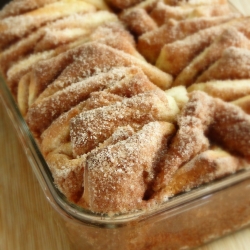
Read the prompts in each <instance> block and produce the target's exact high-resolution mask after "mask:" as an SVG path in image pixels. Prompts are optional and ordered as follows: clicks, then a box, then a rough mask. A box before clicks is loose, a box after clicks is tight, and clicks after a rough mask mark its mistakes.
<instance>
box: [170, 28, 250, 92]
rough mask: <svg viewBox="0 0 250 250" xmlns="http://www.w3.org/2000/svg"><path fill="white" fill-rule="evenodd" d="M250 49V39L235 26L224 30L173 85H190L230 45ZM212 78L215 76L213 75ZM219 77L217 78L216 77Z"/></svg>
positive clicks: (183, 71) (184, 70)
mask: <svg viewBox="0 0 250 250" xmlns="http://www.w3.org/2000/svg"><path fill="white" fill-rule="evenodd" d="M231 46H234V47H238V48H245V49H250V40H249V39H248V38H247V37H246V36H244V34H242V33H241V32H239V31H237V30H236V29H235V28H229V29H227V30H226V31H224V32H223V33H222V34H221V35H220V36H219V37H218V38H217V39H216V40H215V41H214V42H213V43H212V44H211V45H210V46H208V47H207V48H206V49H205V50H204V51H203V52H202V53H200V54H199V55H198V56H197V57H195V58H194V59H193V60H192V61H191V62H190V63H189V64H188V66H187V67H185V68H184V69H183V70H182V72H181V73H180V74H179V75H178V76H177V77H176V78H175V80H174V82H173V86H178V85H184V86H187V87H188V86H189V85H190V84H192V83H193V82H195V81H196V79H197V77H199V75H200V74H202V72H203V71H206V69H207V68H209V66H210V65H211V64H213V63H214V62H216V61H217V60H218V59H220V57H221V56H222V55H223V52H224V50H225V49H227V48H228V47H231ZM211 78H214V77H213V76H211ZM214 79H217V78H214Z"/></svg>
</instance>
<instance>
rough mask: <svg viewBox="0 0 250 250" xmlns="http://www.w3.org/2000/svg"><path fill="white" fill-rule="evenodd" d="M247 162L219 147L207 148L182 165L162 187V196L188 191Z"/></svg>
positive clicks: (237, 168) (230, 172)
mask: <svg viewBox="0 0 250 250" xmlns="http://www.w3.org/2000/svg"><path fill="white" fill-rule="evenodd" d="M247 166H248V164H247V162H246V161H245V160H244V159H243V158H240V157H235V156H232V155H231V154H229V153H228V152H226V151H224V150H221V149H209V150H206V151H204V152H202V153H200V154H198V155H197V156H195V157H194V158H193V159H192V160H191V161H189V162H188V163H186V164H185V165H184V166H182V167H181V168H180V169H179V170H177V171H176V173H175V174H174V175H173V177H172V179H171V180H170V181H169V183H168V185H167V186H166V187H165V188H164V191H163V193H164V196H166V197H172V196H174V195H177V194H180V193H183V192H188V191H190V190H191V189H193V188H196V187H199V186H201V185H202V184H205V183H210V182H212V181H214V180H218V179H220V178H222V177H225V176H227V175H230V174H234V173H235V172H236V171H238V170H240V169H243V168H245V167H247Z"/></svg>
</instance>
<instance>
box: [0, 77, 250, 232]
mask: <svg viewBox="0 0 250 250" xmlns="http://www.w3.org/2000/svg"><path fill="white" fill-rule="evenodd" d="M0 99H1V100H2V103H3V105H4V106H5V108H6V109H7V111H8V114H9V117H10V119H11V121H12V123H13V125H14V127H15V129H16V130H17V133H18V136H19V139H20V141H21V143H22V146H23V147H24V150H25V153H26V155H27V158H28V160H29V162H30V164H31V167H32V170H33V172H34V173H35V176H36V178H37V180H38V182H39V184H40V186H41V187H42V189H43V191H44V193H45V195H46V198H47V199H48V201H49V202H50V204H51V205H52V207H53V208H54V209H55V210H57V211H58V212H59V213H60V214H61V215H64V216H67V217H70V218H72V219H75V220H77V221H78V222H82V223H86V224H89V225H92V226H98V227H111V228H113V227H120V226H124V225H126V224H127V223H129V222H131V221H137V222H138V221H142V220H146V219H148V218H151V217H154V216H156V215H158V214H161V213H163V212H167V211H170V210H171V209H173V208H177V207H181V206H183V205H185V204H187V203H189V202H191V201H194V200H197V199H200V198H204V197H205V196H207V195H211V194H213V193H214V192H216V191H219V190H221V189H226V188H227V187H229V186H232V185H235V184H237V183H239V182H241V181H243V180H246V179H250V168H247V169H244V170H241V171H239V172H238V173H235V174H233V175H230V176H228V177H225V178H223V179H221V180H217V181H214V182H212V183H209V184H206V185H204V186H201V187H199V188H196V189H194V190H191V191H189V192H187V193H184V194H181V195H178V196H176V197H173V198H171V199H169V201H166V202H165V203H163V204H162V205H159V207H158V208H157V209H152V210H149V211H138V212H133V213H131V214H125V215H115V216H112V217H110V216H108V215H100V214H95V213H92V212H91V211H88V210H84V209H82V208H80V207H78V206H76V205H74V204H72V203H70V202H68V201H67V199H66V198H65V197H64V196H63V194H61V193H60V192H59V190H58V189H57V188H56V186H55V185H54V183H53V177H52V175H51V172H50V170H49V167H48V165H47V163H46V161H45V160H44V158H43V156H42V154H41V152H40V150H39V147H38V146H37V144H36V142H35V139H34V137H33V136H32V134H31V132H30V130H29V128H28V125H27V124H26V122H25V120H24V118H23V117H22V115H21V113H20V111H19V109H18V107H17V105H16V102H15V101H14V98H13V97H12V94H11V93H10V91H9V89H8V87H7V84H6V83H5V80H4V78H3V77H2V76H1V75H0ZM9 111H10V112H9Z"/></svg>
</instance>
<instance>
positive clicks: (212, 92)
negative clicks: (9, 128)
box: [0, 0, 250, 214]
mask: <svg viewBox="0 0 250 250" xmlns="http://www.w3.org/2000/svg"><path fill="white" fill-rule="evenodd" d="M249 24H250V19H249V18H247V17H243V16H241V15H240V14H239V13H235V12H234V11H232V10H231V8H230V6H229V4H228V3H227V1H226V0H211V1H203V0H199V1H197V0H196V1H192V0H189V1H181V0H173V1H172V0H168V1H167V0H165V1H163V0H145V1H143V0H131V1H129V0H126V1H119V0H107V1H104V0H95V1H90V0H67V1H66V0H47V1H38V0H13V1H12V2H10V3H9V4H8V5H6V6H5V7H4V8H3V9H2V11H1V12H0V70H1V74H2V76H3V77H4V78H5V80H6V83H7V85H8V87H9V89H10V91H11V93H12V94H13V97H14V99H15V100H16V102H17V104H18V106H19V109H20V111H21V113H22V115H23V117H24V119H25V120H26V122H27V124H28V126H29V128H30V130H31V132H32V133H33V135H34V137H35V139H36V141H37V143H38V145H39V147H40V149H41V152H42V154H43V156H44V158H45V160H46V162H47V164H48V166H49V168H50V170H51V173H52V176H53V178H54V183H55V185H56V187H57V188H58V189H59V190H60V191H61V192H62V193H63V194H64V195H65V196H66V198H67V199H68V200H69V201H70V202H73V203H75V204H77V205H79V206H81V207H84V208H86V209H89V210H90V211H92V212H96V213H109V214H110V213H128V212H133V211H136V210H141V209H150V208H152V207H155V206H157V205H158V204H161V203H162V202H165V201H166V200H167V199H169V198H170V197H172V196H175V195H177V194H180V193H183V192H187V191H188V190H190V189H193V188H195V187H198V186H200V185H202V184H205V183H208V182H211V181H214V180H216V179H219V178H222V177H224V176H226V175H229V174H233V173H235V172H236V171H238V170H240V169H242V168H247V167H248V164H249V161H250V150H249V148H250V108H249V107H250V73H249V72H250V70H249V69H250V28H249V27H250V25H249Z"/></svg>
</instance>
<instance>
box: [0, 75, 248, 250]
mask: <svg viewBox="0 0 250 250" xmlns="http://www.w3.org/2000/svg"><path fill="white" fill-rule="evenodd" d="M0 99H1V102H2V104H3V105H4V107H5V109H6V110H7V113H8V115H9V117H10V119H11V121H12V123H13V125H14V127H15V129H16V131H17V134H18V136H19V139H20V141H21V143H22V146H23V148H24V151H25V153H26V155H27V158H28V160H29V162H30V165H31V167H32V170H33V171H34V173H35V175H36V177H37V179H38V181H39V183H40V185H41V187H42V190H43V191H44V194H45V196H46V198H47V200H48V201H49V202H50V204H51V205H52V207H53V208H54V209H55V210H56V211H57V213H58V214H59V215H60V218H61V220H60V223H61V224H62V226H64V227H65V229H66V232H67V234H68V237H69V239H70V241H71V242H72V246H73V248H74V249H76V250H91V249H93V250H99V249H100V250H103V249H107V250H115V249H120V250H134V249H136V250H146V249H147V250H156V249H157V250H158V249H164V250H170V249H174V250H175V249H192V248H195V247H198V246H200V245H203V244H205V243H207V242H210V241H212V240H215V239H217V238H220V237H222V236H224V235H227V234H229V233H231V232H235V231H237V230H240V229H242V228H244V227H246V226H248V225H250V196H249V195H248V193H249V192H250V168H248V169H245V170H241V171H239V172H237V173H236V174H233V175H231V176H228V177H226V178H223V179H221V180H218V181H214V182H212V183H210V184H206V185H203V186H201V187H199V188H196V189H195V190H192V191H190V192H187V193H185V194H181V195H178V196H176V197H173V198H171V199H170V200H169V201H167V202H165V204H162V205H161V206H159V207H158V208H157V209H154V210H151V211H147V212H137V213H132V214H128V215H119V216H114V217H109V216H105V215H97V214H94V213H91V212H89V211H87V210H84V209H83V208H80V207H77V206H75V205H74V204H71V203H70V202H68V201H67V199H66V198H65V197H64V196H63V195H62V194H61V193H60V192H59V191H58V189H57V188H56V187H55V185H54V184H53V177H52V175H51V172H50V170H49V168H48V166H47V164H46V162H45V160H44V158H43V156H42V154H41V152H40V151H39V148H38V146H37V144H36V142H35V140H34V138H33V136H32V134H31V132H30V131H29V128H28V126H27V124H26V123H25V121H24V119H23V117H22V115H21V113H20V111H19V109H18V107H17V105H16V103H15V101H14V99H13V97H12V95H11V93H10V91H9V89H8V88H7V85H6V84H5V82H4V80H3V78H1V77H0Z"/></svg>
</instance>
